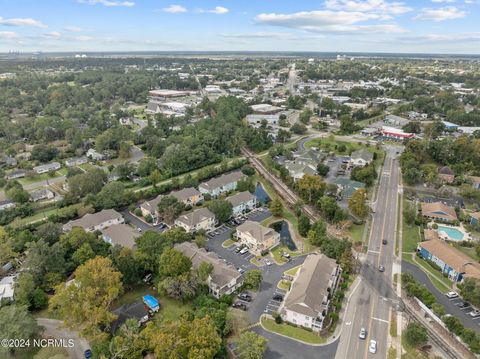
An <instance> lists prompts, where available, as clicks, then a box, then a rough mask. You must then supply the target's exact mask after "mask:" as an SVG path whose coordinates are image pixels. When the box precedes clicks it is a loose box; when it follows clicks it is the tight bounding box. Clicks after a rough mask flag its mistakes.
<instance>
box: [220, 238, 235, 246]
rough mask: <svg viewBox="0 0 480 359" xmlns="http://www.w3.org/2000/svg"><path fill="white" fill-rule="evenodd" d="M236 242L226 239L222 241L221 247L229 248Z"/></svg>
mask: <svg viewBox="0 0 480 359" xmlns="http://www.w3.org/2000/svg"><path fill="white" fill-rule="evenodd" d="M235 243H236V242H235V241H234V240H233V239H227V240H226V241H225V242H223V243H222V247H223V248H230V247H231V246H233V245H234V244H235Z"/></svg>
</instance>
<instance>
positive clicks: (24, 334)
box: [0, 305, 39, 357]
mask: <svg viewBox="0 0 480 359" xmlns="http://www.w3.org/2000/svg"><path fill="white" fill-rule="evenodd" d="M38 332H39V328H38V326H37V323H36V321H35V319H33V317H32V316H31V315H30V313H29V312H28V309H27V307H26V306H24V305H7V306H3V307H1V308H0V337H1V338H5V339H29V338H33V337H34V336H35V335H36V334H37V333H38ZM17 350H18V349H16V348H15V347H11V348H8V347H6V346H0V354H2V355H1V356H2V357H8V356H9V355H13V354H14V353H15V352H16V351H17Z"/></svg>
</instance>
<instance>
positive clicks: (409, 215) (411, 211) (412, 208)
mask: <svg viewBox="0 0 480 359" xmlns="http://www.w3.org/2000/svg"><path fill="white" fill-rule="evenodd" d="M403 218H405V222H406V223H407V224H408V225H409V226H411V225H412V224H414V223H415V219H416V218H417V206H416V205H415V203H412V202H408V203H407V205H406V206H405V208H404V209H403Z"/></svg>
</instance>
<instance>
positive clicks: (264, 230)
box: [236, 221, 280, 256]
mask: <svg viewBox="0 0 480 359" xmlns="http://www.w3.org/2000/svg"><path fill="white" fill-rule="evenodd" d="M236 235H237V238H238V241H239V242H240V243H242V244H244V245H246V246H247V247H248V250H249V251H250V253H252V254H253V255H255V256H260V255H262V252H265V251H268V250H269V249H271V248H273V247H275V246H276V245H277V244H278V243H280V233H278V232H276V231H275V230H274V229H272V228H268V227H264V226H262V225H261V224H260V223H258V222H254V221H245V222H244V223H243V224H241V225H239V226H238V227H237V232H236Z"/></svg>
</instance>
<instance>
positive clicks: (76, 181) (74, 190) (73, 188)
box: [68, 168, 107, 198]
mask: <svg viewBox="0 0 480 359" xmlns="http://www.w3.org/2000/svg"><path fill="white" fill-rule="evenodd" d="M106 182H107V174H106V173H105V172H104V171H103V170H102V169H99V168H95V169H93V170H91V171H88V172H85V173H81V174H78V175H75V176H72V177H69V178H68V186H69V189H70V193H71V194H72V195H73V196H75V197H82V198H83V197H85V196H86V195H88V194H97V193H98V192H100V191H101V190H102V188H103V186H104V185H105V183H106Z"/></svg>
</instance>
